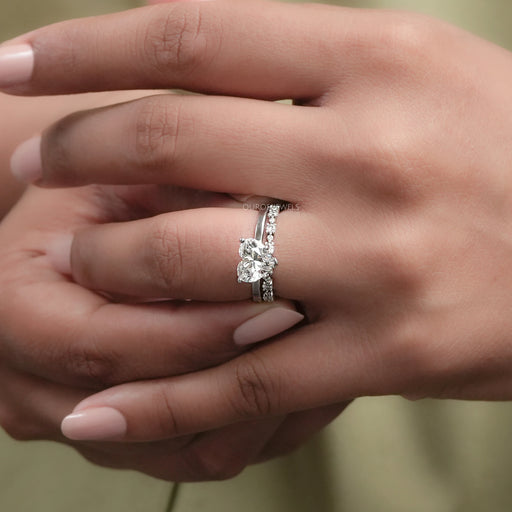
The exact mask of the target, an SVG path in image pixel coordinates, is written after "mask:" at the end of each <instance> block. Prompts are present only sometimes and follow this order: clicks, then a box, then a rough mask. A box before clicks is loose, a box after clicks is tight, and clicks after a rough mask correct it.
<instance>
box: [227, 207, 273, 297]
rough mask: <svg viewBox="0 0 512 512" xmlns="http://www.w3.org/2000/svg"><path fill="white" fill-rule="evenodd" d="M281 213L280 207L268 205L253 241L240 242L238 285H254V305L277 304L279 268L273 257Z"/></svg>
mask: <svg viewBox="0 0 512 512" xmlns="http://www.w3.org/2000/svg"><path fill="white" fill-rule="evenodd" d="M280 211H281V205H280V204H269V205H267V207H266V208H264V209H262V210H261V211H260V214H259V217H258V221H257V222H256V228H255V230H254V238H240V248H239V250H238V253H239V254H240V258H242V261H240V263H239V264H238V266H237V269H236V273H237V278H238V282H239V283H251V284H252V299H253V300H254V301H255V302H261V301H264V302H272V301H273V300H274V283H273V280H272V274H273V272H274V268H275V267H276V265H277V259H276V258H275V257H274V237H275V234H276V220H277V216H278V215H279V212H280Z"/></svg>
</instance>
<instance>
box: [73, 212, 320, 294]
mask: <svg viewBox="0 0 512 512" xmlns="http://www.w3.org/2000/svg"><path fill="white" fill-rule="evenodd" d="M257 218H258V213H257V212H256V211H253V210H246V209H242V208H240V209H233V208H200V209H195V210H186V211H179V212H171V213H167V214H163V215H159V216H157V217H153V218H150V219H142V220H137V221H133V222H126V223H116V224H106V225H102V226H95V227H93V228H88V229H85V230H82V231H79V232H78V233H77V234H76V235H75V238H74V241H73V244H72V248H71V272H72V274H73V277H74V279H75V281H77V282H78V283H79V284H81V285H82V286H85V287H87V288H91V289H94V290H101V291H105V292H109V293H113V294H119V295H123V296H134V297H148V298H157V297H161V298H175V299H194V300H206V301H227V300H238V299H246V298H249V297H251V293H252V292H251V286H250V285H249V284H248V283H238V282H237V275H236V268H237V264H238V262H239V261H240V256H239V254H238V249H239V245H240V241H239V238H240V237H244V238H251V237H252V236H253V234H254V228H255V225H256V221H257ZM317 233H318V234H317ZM274 236H275V253H274V256H275V257H276V258H277V260H278V263H279V265H278V266H277V267H276V268H275V271H274V274H273V279H274V288H275V290H276V294H277V295H279V296H280V297H282V298H290V299H295V300H303V299H305V298H311V297H312V294H314V293H318V292H319V291H318V289H317V287H315V286H314V283H315V282H314V279H315V277H314V276H312V275H311V272H307V271H306V269H307V268H308V264H309V263H308V262H309V254H308V252H307V249H308V248H309V247H312V246H314V245H315V236H320V231H319V229H317V227H316V222H315V219H314V217H311V216H310V215H309V214H308V213H306V212H302V211H291V210H290V211H288V210H287V211H283V212H281V213H280V214H279V215H278V217H277V219H276V232H275V235H274ZM301 237H302V239H304V238H307V239H308V244H303V245H304V248H305V249H304V250H303V251H302V253H301V254H300V257H297V248H296V245H297V240H298V239H301ZM318 242H319V241H318ZM297 276H301V278H300V279H297ZM315 290H316V291H315Z"/></svg>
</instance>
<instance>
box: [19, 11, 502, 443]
mask: <svg viewBox="0 0 512 512" xmlns="http://www.w3.org/2000/svg"><path fill="white" fill-rule="evenodd" d="M120 26H122V27H123V36H121V37H119V39H118V40H117V41H116V44H112V41H111V39H110V38H108V37H106V36H105V35H106V34H111V33H112V31H114V30H116V29H117V27H120ZM62 40H66V41H68V43H69V42H71V44H68V45H63V44H61V42H62ZM26 41H27V43H28V44H30V45H31V47H33V48H34V50H35V53H34V55H35V61H34V62H35V66H34V68H33V73H32V74H26V76H25V81H22V80H18V82H17V83H16V84H14V83H12V81H11V84H10V89H9V90H10V92H13V93H18V94H41V93H57V92H63V91H66V92H76V91H81V90H91V89H94V90H97V89H113V88H123V87H163V86H166V87H179V88H184V89H191V90H193V91H197V92H208V93H211V94H216V95H218V96H213V95H212V96H185V97H165V96H162V97H159V98H156V99H150V100H141V101H140V102H138V103H133V104H131V105H130V106H128V107H127V106H120V107H113V108H110V109H106V110H103V111H102V112H90V113H84V114H82V115H81V116H80V117H75V118H72V119H67V120H66V121H65V122H63V123H60V124H59V125H57V126H54V127H53V128H52V129H50V130H49V131H48V132H46V134H45V135H44V136H43V139H42V145H41V148H42V151H41V154H40V155H41V157H42V159H41V160H40V159H39V151H37V152H36V153H37V156H38V159H37V162H36V161H35V160H34V159H33V161H34V162H35V163H33V164H31V165H28V166H27V165H25V166H23V165H19V166H18V167H17V171H18V172H19V173H20V174H24V175H25V176H31V177H32V179H33V180H35V181H37V183H38V184H40V185H44V186H51V185H83V184H85V183H90V182H102V183H117V184H119V183H129V184H135V183H145V182H148V181H151V182H153V183H172V184H174V185H179V186H186V187H191V188H197V189H207V190H212V191H218V192H227V193H234V194H244V193H245V194H251V193H252V194H258V195H262V196H274V197H277V198H279V199H283V200H286V201H289V202H290V203H292V204H296V205H297V204H298V205H299V206H300V212H298V213H297V212H294V211H287V212H283V213H282V214H281V215H280V217H279V220H278V233H277V237H276V255H277V257H278V259H279V262H280V264H279V267H278V269H277V270H276V273H275V288H276V291H277V293H278V294H279V295H280V296H281V297H284V298H288V299H293V300H299V301H300V302H301V303H302V306H303V308H304V311H305V312H306V314H307V317H308V319H309V324H308V325H306V326H304V327H302V328H301V329H298V330H296V331H294V332H292V333H290V334H287V335H282V336H280V337H278V338H277V339H275V340H274V341H273V342H271V343H267V344H265V345H261V346H259V347H257V348H255V349H254V350H251V351H249V352H247V353H245V354H242V355H240V356H239V357H237V358H235V359H233V360H231V361H229V362H227V363H225V364H223V365H220V366H217V367H214V368H210V369H207V370H203V371H198V372H194V373H190V374H187V375H183V376H178V377H171V378H167V379H157V380H153V381H149V382H138V383H132V384H125V385H122V386H119V387H114V388H112V389H110V390H107V391H104V392H102V393H100V394H97V395H96V396H93V397H91V398H89V399H87V400H86V401H84V402H82V403H81V404H80V405H79V406H78V407H77V408H76V409H75V412H76V413H77V414H75V415H74V416H72V417H70V418H69V419H68V421H67V422H66V423H65V425H64V429H65V432H66V433H67V435H68V436H70V437H74V438H80V439H98V438H99V437H100V436H97V435H95V433H94V432H92V431H91V429H88V428H87V421H88V418H90V417H94V415H95V414H98V409H99V410H100V412H101V411H102V412H103V413H105V414H108V412H109V410H111V409H114V410H115V411H118V412H119V413H121V415H122V417H123V418H124V420H123V422H122V423H119V424H118V427H119V428H118V429H117V431H114V430H110V431H109V436H108V439H111V440H125V441H140V440H156V439H164V438H169V437H172V436H181V435H187V434H190V433H194V432H200V431H204V430H206V429H212V428H218V427H221V426H223V425H229V424H233V423H235V422H239V421H246V420H252V419H255V418H270V417H274V416H276V415H277V416H279V415H281V414H284V413H288V412H292V411H299V410H306V409H309V408H312V407H318V406H323V405H326V404H333V403H338V402H340V401H344V400H347V399H350V398H354V397H358V396H362V395H380V394H403V395H406V396H414V397H421V396H436V397H452V398H471V399H508V398H510V397H511V392H510V389H511V384H512V381H511V378H510V371H509V369H510V365H511V362H512V361H511V360H512V351H511V349H510V347H511V335H510V332H512V320H510V315H509V309H510V305H511V303H512V292H511V291H510V290H512V263H511V262H512V244H511V242H510V240H512V227H511V222H510V193H511V190H510V169H511V167H512V166H511V164H512V150H511V149H510V148H511V147H512V140H511V139H512V135H511V134H512V129H511V128H512V127H511V124H512V121H511V119H512V99H510V94H509V91H510V87H511V85H512V71H511V69H512V58H511V56H510V54H509V53H508V52H506V51H505V50H503V49H501V48H498V47H496V46H494V45H492V44H489V43H487V42H484V41H482V40H480V39H478V38H476V37H473V36H471V35H469V34H466V33H464V32H462V31H460V30H457V29H455V28H453V27H450V26H448V25H445V24H442V23H440V22H437V21H434V20H431V19H428V18H424V17H422V16H416V15H411V14H403V13H396V12H378V11H358V10H351V9H341V8H334V7H328V6H312V5H306V6H305V5H282V4H273V3H260V2H243V3H228V2H223V1H217V2H208V3H200V4H196V3H180V4H168V5H157V6H152V7H147V8H144V9H140V10H137V11H132V12H127V13H123V14H120V15H114V16H108V17H102V18H97V19H95V20H94V21H91V20H85V21H84V20H78V21H72V22H68V23H65V24H61V25H59V26H58V28H55V27H49V28H46V29H42V30H40V31H37V32H35V33H32V34H30V35H29V36H27V38H26ZM70 47H71V48H72V49H73V53H72V56H73V59H71V58H70V55H71V54H70V53H69V50H68V48H70ZM61 63H72V70H73V72H72V73H70V72H69V71H70V68H69V67H67V68H66V66H62V65H61ZM278 98H293V99H294V101H295V105H292V106H290V105H282V104H274V103H269V102H267V101H262V100H271V99H278ZM102 127H108V131H109V135H110V137H109V139H108V141H106V140H105V137H104V135H102V132H101V130H102ZM64 148H65V151H64ZM226 148H229V150H228V151H227V150H226ZM84 154H85V155H86V157H85V158H84ZM18 158H20V159H21V160H22V158H21V156H20V155H18ZM21 160H20V161H21ZM69 169H73V171H72V172H70V171H69ZM254 222H255V214H254V212H252V211H244V210H227V209H222V208H218V209H215V210H213V211H212V210H194V211H180V212H174V213H170V214H167V215H164V216H161V217H159V218H157V219H156V220H155V219H150V220H139V221H135V222H132V223H125V224H119V225H109V226H101V227H98V228H95V229H90V230H86V231H83V232H80V233H78V234H77V236H76V237H75V239H74V243H73V248H72V258H71V261H72V273H73V276H74V278H75V279H76V280H77V281H78V282H79V283H81V284H82V285H84V286H86V287H89V288H92V289H98V288H100V289H103V290H105V291H108V292H110V293H119V294H128V295H136V294H143V295H145V296H148V297H156V296H168V294H169V293H171V294H172V296H174V297H177V298H192V299H205V300H235V299H241V298H248V297H249V295H250V290H249V288H248V287H246V286H245V287H244V286H242V285H239V284H238V283H236V280H235V279H234V278H233V271H234V268H235V266H236V263H237V260H238V257H237V248H238V237H240V236H247V235H248V234H250V233H251V231H252V229H253V228H254ZM155 230H156V231H157V232H159V233H161V240H162V241H163V244H164V247H165V250H164V251H163V254H164V256H165V257H163V258H162V257H161V251H160V252H158V250H155V251H154V252H153V255H150V257H147V256H146V257H144V254H147V253H143V252H142V248H143V247H146V245H145V241H146V240H147V237H148V233H154V232H155ZM110 412H111V411H110Z"/></svg>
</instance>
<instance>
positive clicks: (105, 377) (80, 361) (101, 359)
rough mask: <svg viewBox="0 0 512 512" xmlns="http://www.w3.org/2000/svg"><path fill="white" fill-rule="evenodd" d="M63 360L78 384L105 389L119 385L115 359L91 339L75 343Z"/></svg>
mask: <svg viewBox="0 0 512 512" xmlns="http://www.w3.org/2000/svg"><path fill="white" fill-rule="evenodd" d="M62 358H63V359H64V361H63V365H64V367H65V368H67V369H68V372H69V374H70V375H71V376H72V378H73V380H74V381H76V382H77V383H78V384H81V385H85V386H87V387H89V388H92V389H104V388H106V387H108V386H110V385H113V384H115V383H117V380H116V366H117V365H116V363H115V357H112V356H109V355H107V353H106V352H105V351H101V350H99V349H98V347H97V345H96V343H95V341H94V340H92V339H90V338H88V339H86V340H84V341H80V342H77V343H73V344H72V345H71V346H69V347H68V349H67V350H66V352H65V353H64V355H63V356H62Z"/></svg>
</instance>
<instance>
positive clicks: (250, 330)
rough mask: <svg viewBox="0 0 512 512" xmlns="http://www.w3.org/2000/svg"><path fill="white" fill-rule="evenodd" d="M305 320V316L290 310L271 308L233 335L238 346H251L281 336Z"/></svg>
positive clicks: (243, 325)
mask: <svg viewBox="0 0 512 512" xmlns="http://www.w3.org/2000/svg"><path fill="white" fill-rule="evenodd" d="M303 319H304V315H302V314H301V313H299V312H298V311H295V310H294V309H288V308H282V307H277V308H270V309H267V310H266V311H264V312H263V313H260V314H259V315H257V316H255V317H253V318H251V319H249V320H247V321H246V322H245V323H243V324H242V325H240V326H239V327H238V328H237V329H236V330H235V332H234V333H233V340H234V341H235V343H236V344H237V345H250V344H251V343H256V342H258V341H263V340H266V339H268V338H271V337H272V336H276V335H277V334H280V333H282V332H284V331H286V330H287V329H289V328H290V327H293V326H294V325H295V324H298V323H299V322H300V321H301V320H303Z"/></svg>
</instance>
